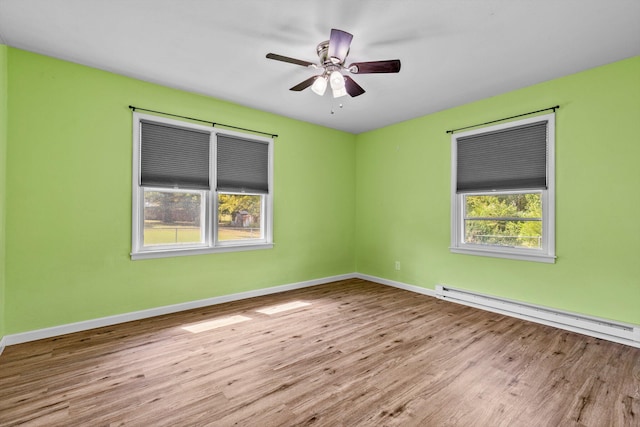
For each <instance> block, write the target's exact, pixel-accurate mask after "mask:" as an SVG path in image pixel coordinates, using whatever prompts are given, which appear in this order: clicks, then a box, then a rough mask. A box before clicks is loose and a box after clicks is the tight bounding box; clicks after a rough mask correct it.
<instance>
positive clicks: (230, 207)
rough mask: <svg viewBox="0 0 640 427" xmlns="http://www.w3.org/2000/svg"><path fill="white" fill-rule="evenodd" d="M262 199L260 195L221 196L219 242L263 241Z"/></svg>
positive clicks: (219, 204) (219, 196)
mask: <svg viewBox="0 0 640 427" xmlns="http://www.w3.org/2000/svg"><path fill="white" fill-rule="evenodd" d="M262 197H263V196H261V195H259V194H254V195H247V194H219V195H218V240H219V241H231V240H247V239H262V238H263V237H264V234H263V230H262Z"/></svg>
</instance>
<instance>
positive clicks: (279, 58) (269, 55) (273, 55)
mask: <svg viewBox="0 0 640 427" xmlns="http://www.w3.org/2000/svg"><path fill="white" fill-rule="evenodd" d="M267 58H269V59H275V60H276V61H282V62H288V63H290V64H296V65H302V66H303V67H308V66H310V65H313V62H309V61H303V60H302V59H295V58H289V57H288V56H282V55H278V54H276V53H267Z"/></svg>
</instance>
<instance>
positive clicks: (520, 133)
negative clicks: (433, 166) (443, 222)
mask: <svg viewBox="0 0 640 427" xmlns="http://www.w3.org/2000/svg"><path fill="white" fill-rule="evenodd" d="M554 147H555V114H546V115H543V116H538V117H533V118H528V119H523V120H518V121H515V122H511V123H503V124H500V125H495V126H491V127H486V128H480V129H475V130H471V131H467V132H462V133H454V134H453V135H452V136H451V153H452V158H451V172H452V173H451V180H452V184H451V246H450V250H451V252H454V253H462V254H468V255H484V256H492V257H500V258H512V259H519V260H527V261H539V262H551V263H552V262H555V222H554V216H555V215H554V211H555V188H554V186H555V183H554V182H555V172H554V167H555V166H554V161H555V159H554V157H555V156H554Z"/></svg>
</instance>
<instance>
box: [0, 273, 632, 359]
mask: <svg viewBox="0 0 640 427" xmlns="http://www.w3.org/2000/svg"><path fill="white" fill-rule="evenodd" d="M354 278H357V279H362V280H368V281H370V282H375V283H379V284H381V285H386V286H392V287H394V288H398V289H404V290H406V291H411V292H415V293H418V294H422V295H427V296H430V297H434V298H440V296H439V295H438V294H437V292H436V291H435V290H433V289H429V288H423V287H421V286H415V285H410V284H407V283H403V282H398V281H395V280H390V279H384V278H382V277H376V276H371V275H368V274H361V273H348V274H341V275H337V276H330V277H323V278H319V279H313V280H307V281H303V282H297V283H290V284H286V285H280V286H273V287H270V288H264V289H256V290H252V291H247V292H239V293H235V294H230V295H222V296H218V297H213V298H206V299H202V300H196V301H189V302H184V303H180V304H173V305H167V306H162V307H156V308H151V309H148V310H140V311H134V312H131V313H124V314H118V315H114V316H108V317H102V318H98V319H91V320H86V321H82V322H76V323H69V324H66V325H60V326H53V327H50V328H44V329H38V330H34V331H27V332H22V333H17V334H11V335H6V336H4V337H0V354H2V351H3V350H4V348H5V347H6V346H9V345H14V344H22V343H25V342H29V341H36V340H39V339H45V338H53V337H56V336H60V335H65V334H70V333H74V332H81V331H86V330H89V329H94V328H100V327H103V326H111V325H116V324H118V323H125V322H130V321H133V320H141V319H146V318H150V317H155V316H161V315H164V314H171V313H177V312H180V311H186V310H191V309H194V308H201V307H207V306H211V305H217V304H223V303H226V302H232V301H239V300H243V299H247V298H254V297H259V296H264V295H269V294H275V293H279V292H285V291H291V290H294V289H302V288H307V287H310V286H316V285H323V284H325V283H331V282H336V281H340V280H348V279H354ZM455 302H458V303H461V304H465V303H466V305H470V306H472V307H476V308H479V309H482V310H487V311H493V312H496V313H500V314H505V315H507V316H511V317H516V318H519V319H523V320H528V321H532V322H536V323H541V324H544V325H549V326H554V327H556V328H560V329H566V330H570V331H573V332H578V333H581V334H583V335H588V336H591V337H594V338H602V339H605V340H608V341H613V342H617V343H620V344H626V345H629V346H632V347H640V345H639V344H638V343H637V342H633V341H630V340H621V339H616V338H613V339H612V337H611V336H604V335H602V334H599V333H597V332H592V331H585V330H577V329H574V328H571V327H568V326H567V325H560V324H558V323H557V322H548V321H545V320H542V319H536V318H533V317H531V316H524V315H522V314H519V313H515V312H511V311H504V310H503V311H498V310H496V309H492V308H489V307H486V306H482V305H479V304H474V303H472V302H459V301H455Z"/></svg>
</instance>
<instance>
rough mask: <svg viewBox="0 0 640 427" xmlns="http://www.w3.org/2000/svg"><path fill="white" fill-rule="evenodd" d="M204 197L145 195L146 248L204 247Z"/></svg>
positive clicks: (162, 194)
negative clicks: (173, 246) (160, 246)
mask: <svg viewBox="0 0 640 427" xmlns="http://www.w3.org/2000/svg"><path fill="white" fill-rule="evenodd" d="M201 215H202V194H201V193H185V192H178V191H149V190H146V189H145V191H144V246H152V245H182V244H189V243H191V244H193V243H202V242H203V235H204V233H203V232H202V229H201V224H202V220H201V219H202V218H201Z"/></svg>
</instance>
